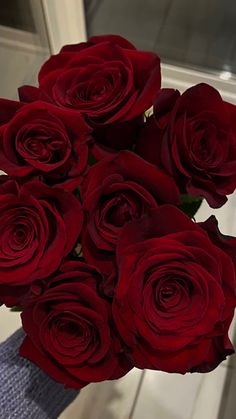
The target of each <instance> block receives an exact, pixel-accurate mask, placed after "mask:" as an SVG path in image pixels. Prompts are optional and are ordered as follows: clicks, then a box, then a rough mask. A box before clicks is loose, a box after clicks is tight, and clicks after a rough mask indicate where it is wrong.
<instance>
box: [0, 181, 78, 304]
mask: <svg viewBox="0 0 236 419" xmlns="http://www.w3.org/2000/svg"><path fill="white" fill-rule="evenodd" d="M82 224H83V212H82V208H81V205H80V202H79V200H78V199H77V198H76V197H75V196H74V195H72V194H71V193H70V192H66V191H64V190H63V189H59V188H50V187H49V186H47V185H45V184H43V183H42V182H40V181H32V182H28V183H24V184H23V185H22V184H20V183H18V182H16V181H15V180H13V179H9V178H8V177H5V176H1V178H0V301H1V302H4V303H6V304H7V305H14V304H22V303H23V297H24V295H25V294H26V292H27V291H28V289H29V288H30V286H31V284H32V283H33V281H34V280H37V279H39V278H45V277H47V276H48V275H49V274H51V273H52V272H54V271H55V270H56V269H57V268H58V267H59V265H60V264H61V262H62V260H63V258H64V257H65V256H67V255H68V254H69V253H70V252H71V251H72V249H73V247H74V246H75V244H76V242H77V240H78V237H79V235H80V232H81V229H82Z"/></svg>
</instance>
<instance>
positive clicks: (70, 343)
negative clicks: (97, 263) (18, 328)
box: [20, 261, 132, 388]
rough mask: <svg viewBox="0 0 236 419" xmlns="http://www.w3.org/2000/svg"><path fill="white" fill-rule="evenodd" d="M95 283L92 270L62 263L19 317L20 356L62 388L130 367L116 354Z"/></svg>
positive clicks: (111, 329) (115, 339)
mask: <svg viewBox="0 0 236 419" xmlns="http://www.w3.org/2000/svg"><path fill="white" fill-rule="evenodd" d="M100 280H101V278H100V274H99V273H98V272H97V271H96V270H95V269H94V268H93V267H91V266H89V265H87V264H85V263H81V262H78V261H76V262H67V263H65V264H64V265H63V266H62V268H61V272H59V273H58V274H55V275H54V276H52V277H51V278H49V279H48V281H47V287H46V289H43V292H41V294H39V296H38V297H37V296H36V298H33V299H32V301H31V302H30V303H28V305H27V306H26V307H25V308H24V310H23V313H22V323H23V328H24V330H25V331H26V333H27V337H26V338H25V340H24V342H23V344H22V346H21V349H20V355H22V356H24V357H26V358H28V359H29V360H31V361H33V362H34V363H35V364H36V365H38V366H39V367H40V368H42V369H43V370H45V371H46V372H47V374H49V375H50V376H51V377H52V378H53V379H54V380H56V381H59V382H61V383H63V384H64V385H65V386H66V387H73V388H81V387H83V386H85V385H86V384H89V383H90V382H97V381H102V380H107V379H109V380H110V379H116V378H119V377H121V376H123V375H124V374H126V373H127V372H128V371H129V370H130V369H131V368H132V365H131V364H130V363H129V362H128V361H127V360H126V358H125V357H124V355H123V354H122V353H121V345H120V343H119V340H118V337H117V333H116V334H115V332H114V330H115V329H114V325H113V324H112V316H111V305H110V304H109V303H108V302H107V300H105V299H103V298H101V297H100V296H99V294H98V292H97V282H99V281H100ZM38 292H39V290H38V289H37V294H38Z"/></svg>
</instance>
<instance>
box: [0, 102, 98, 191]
mask: <svg viewBox="0 0 236 419" xmlns="http://www.w3.org/2000/svg"><path fill="white" fill-rule="evenodd" d="M0 124H1V126H0V168H1V169H2V170H4V171H5V172H6V173H7V174H8V175H10V176H17V177H33V176H37V175H40V176H41V177H42V178H43V179H44V181H45V182H47V183H49V184H60V186H61V187H63V188H64V189H69V190H73V189H74V188H75V187H76V186H77V185H78V184H79V183H80V182H81V180H82V179H83V175H84V173H85V171H86V169H87V160H88V140H89V133H90V131H91V129H89V127H88V126H87V124H86V123H85V122H84V120H83V118H82V116H80V115H79V114H78V113H77V112H76V113H75V112H69V111H67V110H62V109H60V108H58V107H56V106H53V105H51V104H47V103H43V102H35V103H29V104H26V105H25V104H23V103H20V102H14V101H11V100H6V99H0Z"/></svg>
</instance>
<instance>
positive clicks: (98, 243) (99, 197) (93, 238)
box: [81, 151, 179, 292]
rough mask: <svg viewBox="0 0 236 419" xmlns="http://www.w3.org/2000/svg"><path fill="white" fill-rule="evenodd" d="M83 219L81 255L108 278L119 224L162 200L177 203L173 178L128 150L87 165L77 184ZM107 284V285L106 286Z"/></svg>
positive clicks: (113, 267)
mask: <svg viewBox="0 0 236 419" xmlns="http://www.w3.org/2000/svg"><path fill="white" fill-rule="evenodd" d="M81 197H82V203H83V208H84V211H85V214H86V222H85V226H84V231H83V234H82V249H83V255H84V257H85V259H86V260H87V261H88V262H89V263H91V264H93V265H95V266H97V267H98V268H99V269H100V270H101V271H102V272H103V273H104V274H105V275H112V279H111V278H110V280H109V281H108V283H107V286H105V288H106V290H107V291H108V288H110V290H109V291H111V292H112V291H113V287H114V282H113V281H114V278H113V277H114V272H115V266H114V262H115V248H116V245H117V240H118V236H119V233H120V230H121V228H122V227H123V225H124V224H125V223H127V222H128V221H130V220H133V219H136V218H140V217H141V216H142V215H143V214H145V213H146V211H147V210H148V209H150V208H156V207H157V206H158V205H159V204H162V203H173V204H176V203H178V199H179V195H178V190H177V187H176V186H175V183H174V181H173V180H172V179H171V178H170V177H168V176H166V175H165V174H163V173H162V172H161V171H160V170H158V169H157V168H156V167H155V166H153V165H151V164H149V163H147V162H145V161H144V160H143V159H141V158H140V157H139V156H137V155H135V154H134V153H132V152H129V151H121V152H120V153H118V154H117V155H116V156H114V157H112V158H107V159H103V160H102V161H100V162H99V163H96V164H95V165H94V166H93V167H92V168H90V170H89V173H88V176H87V178H86V179H85V181H84V183H83V184H82V187H81ZM107 287H108V288H107Z"/></svg>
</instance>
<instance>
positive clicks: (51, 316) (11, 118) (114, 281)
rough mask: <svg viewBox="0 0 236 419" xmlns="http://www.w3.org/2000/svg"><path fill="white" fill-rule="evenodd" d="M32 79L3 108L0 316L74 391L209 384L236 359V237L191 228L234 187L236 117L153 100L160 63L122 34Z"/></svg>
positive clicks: (184, 101)
mask: <svg viewBox="0 0 236 419" xmlns="http://www.w3.org/2000/svg"><path fill="white" fill-rule="evenodd" d="M38 80H39V84H38V87H33V86H22V87H20V89H19V97H20V101H12V100H7V99H0V169H1V170H2V171H3V172H5V175H2V176H1V177H0V233H1V234H0V302H1V303H2V304H5V305H7V306H8V307H13V306H17V307H18V308H20V310H21V311H22V314H21V318H22V325H23V328H24V330H25V332H26V337H25V339H24V342H23V344H22V346H21V349H20V354H21V355H22V356H24V357H26V358H28V359H29V360H31V361H32V362H34V363H35V364H37V365H38V366H39V367H41V368H42V369H43V370H45V371H46V372H47V373H48V374H49V375H50V376H51V377H53V378H54V379H55V380H57V381H59V382H62V383H63V384H64V385H65V386H67V387H72V388H82V387H83V386H85V385H87V384H88V383H90V382H99V381H102V380H108V379H117V378H119V377H122V376H123V375H125V374H126V373H127V372H128V371H130V370H131V369H132V368H133V367H138V368H151V369H156V370H162V371H166V372H174V373H181V374H184V373H186V372H208V371H211V370H212V369H214V368H215V367H216V366H217V365H218V364H219V363H220V362H221V361H222V360H224V359H225V358H226V356H227V355H230V354H232V353H233V352H234V349H233V345H232V343H231V342H230V339H229V337H228V330H229V326H230V323H231V321H232V318H233V314H234V309H235V305H236V256H235V255H236V238H234V237H229V236H224V235H223V234H221V233H220V231H219V229H218V225H217V220H216V219H215V217H214V216H210V217H209V218H208V219H207V220H206V221H205V222H203V223H197V222H195V221H194V219H193V215H194V212H196V209H197V206H198V205H199V203H200V202H201V200H202V199H203V198H205V199H206V200H207V201H208V203H209V205H210V206H211V207H213V208H217V207H220V206H222V205H223V204H224V203H225V202H226V200H227V198H226V196H227V195H228V194H230V193H233V192H234V190H235V189H236V124H235V121H236V108H235V106H234V105H231V104H229V103H226V102H225V101H223V99H222V98H221V96H220V94H219V93H218V92H217V91H216V90H215V89H214V88H213V87H211V86H209V85H207V84H198V85H196V86H193V87H191V88H190V89H188V90H187V91H186V92H184V93H183V94H180V93H179V92H178V91H177V90H174V89H162V88H161V72H160V59H159V57H158V56H157V55H156V54H155V53H153V52H146V51H139V50H137V49H136V48H135V47H134V45H132V44H131V43H130V42H129V41H128V40H126V39H124V38H122V37H120V36H117V35H104V36H95V37H92V38H90V39H89V40H88V42H83V43H80V44H76V45H67V46H65V47H63V48H62V49H61V51H60V52H59V53H58V54H56V55H53V56H51V57H50V58H49V59H48V60H47V61H46V63H44V65H43V66H42V68H41V70H40V71H39V75H38ZM151 107H152V109H153V112H151V113H150V111H149V112H147V111H148V110H150V108H151ZM196 204H197V206H195V205H196ZM193 208H194V211H193ZM190 210H191V211H190Z"/></svg>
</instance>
